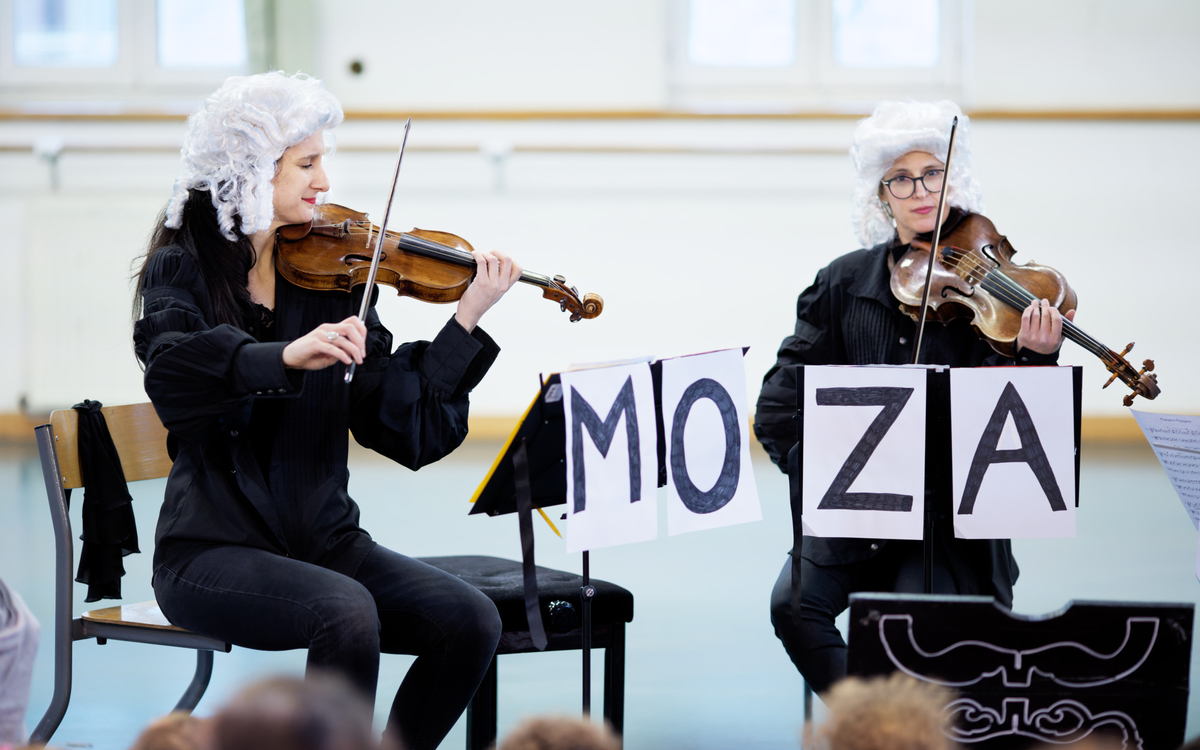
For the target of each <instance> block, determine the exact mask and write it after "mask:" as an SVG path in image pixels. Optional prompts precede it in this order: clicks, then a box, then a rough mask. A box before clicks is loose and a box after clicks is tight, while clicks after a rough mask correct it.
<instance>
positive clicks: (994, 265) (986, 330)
mask: <svg viewBox="0 0 1200 750" xmlns="http://www.w3.org/2000/svg"><path fill="white" fill-rule="evenodd" d="M910 244H911V247H912V249H910V250H909V251H908V252H907V253H905V254H904V256H903V257H902V258H900V260H899V261H897V262H896V264H895V267H894V268H893V269H892V276H891V287H892V294H894V295H895V296H896V299H898V300H900V308H901V309H902V310H903V311H904V312H906V313H908V314H909V315H910V316H912V318H913V320H918V321H919V318H920V313H921V298H922V289H923V288H924V286H925V283H926V276H927V274H926V272H925V269H926V268H932V271H931V274H930V276H931V278H930V282H929V283H930V290H929V302H928V304H927V305H926V307H927V315H928V317H930V318H932V319H934V320H938V321H941V322H942V323H947V322H949V321H951V320H954V319H956V318H961V317H968V318H970V320H971V325H972V326H974V328H975V329H976V330H977V331H978V332H979V334H980V335H981V336H982V337H983V338H984V339H985V340H986V341H987V342H988V343H989V344H991V346H992V348H993V349H995V350H996V351H997V352H999V353H1001V354H1003V355H1005V356H1009V357H1011V356H1013V355H1014V354H1015V353H1016V352H1015V351H1014V350H1015V348H1016V340H1017V334H1018V333H1020V332H1021V314H1022V313H1023V312H1024V310H1025V308H1026V307H1028V306H1029V304H1030V303H1031V302H1033V301H1034V300H1035V299H1046V300H1049V301H1050V304H1052V305H1054V306H1055V307H1057V308H1058V309H1059V310H1060V311H1062V312H1064V313H1066V312H1068V311H1070V310H1074V309H1075V306H1076V303H1077V301H1078V300H1077V297H1076V295H1075V290H1073V289H1072V288H1071V286H1070V285H1069V284H1068V283H1067V280H1066V278H1065V277H1064V276H1063V275H1062V274H1061V273H1059V272H1058V271H1056V270H1054V269H1053V268H1050V267H1048V266H1041V265H1036V264H1033V263H1028V264H1025V265H1018V264H1015V263H1013V262H1012V256H1013V254H1014V253H1015V252H1016V250H1014V249H1013V247H1012V245H1011V244H1009V242H1008V238H1007V237H1005V236H1004V235H1002V234H1000V233H999V232H998V231H997V230H996V227H995V225H994V224H992V222H991V221H990V220H989V219H987V218H986V217H984V216H980V215H978V214H968V215H967V216H966V217H965V218H963V219H962V221H960V222H959V223H958V224H957V225H956V226H954V227H953V228H952V229H951V230H950V231H949V233H948V234H945V235H943V236H942V237H941V239H940V240H939V241H938V252H937V255H936V256H935V259H934V260H936V262H934V263H933V264H932V266H931V265H930V263H929V261H930V258H929V252H930V246H931V243H929V242H926V241H923V240H918V239H914V240H913V241H912V243H910ZM1062 332H1063V336H1064V337H1065V338H1068V339H1070V340H1071V341H1074V342H1075V343H1076V344H1079V345H1080V346H1082V347H1083V348H1084V349H1087V350H1088V351H1089V352H1091V353H1092V354H1095V355H1096V356H1097V357H1099V358H1100V361H1102V362H1103V363H1104V366H1105V368H1107V369H1108V371H1109V372H1110V373H1112V377H1110V378H1109V379H1108V382H1106V383H1105V384H1104V386H1103V387H1104V388H1107V387H1108V386H1109V385H1111V384H1112V382H1113V381H1114V380H1116V379H1117V378H1120V380H1121V382H1122V383H1125V385H1127V386H1129V387H1130V388H1131V389H1132V390H1133V393H1131V394H1127V395H1126V396H1125V398H1124V399H1123V402H1124V404H1125V405H1126V406H1130V405H1131V404H1132V403H1133V399H1134V397H1136V396H1143V397H1145V398H1147V399H1153V398H1154V397H1155V396H1157V395H1158V394H1159V388H1158V375H1156V374H1154V373H1153V372H1152V371H1153V370H1154V360H1151V359H1147V360H1145V361H1144V362H1143V363H1142V368H1141V369H1140V370H1138V369H1136V368H1134V366H1133V365H1131V364H1130V363H1129V362H1128V361H1127V360H1126V359H1125V355H1126V354H1128V353H1129V351H1130V350H1131V349H1133V344H1132V343H1130V344H1129V345H1128V346H1126V347H1125V350H1124V351H1123V352H1121V353H1120V354H1117V353H1116V352H1115V351H1113V350H1112V349H1109V348H1108V347H1107V346H1105V345H1104V344H1102V343H1100V342H1099V341H1098V340H1096V339H1095V338H1093V337H1092V336H1090V335H1089V334H1087V333H1085V332H1084V331H1083V329H1081V328H1080V327H1079V326H1077V325H1075V324H1074V323H1072V322H1071V321H1069V320H1067V319H1066V318H1065V317H1064V318H1063V321H1062Z"/></svg>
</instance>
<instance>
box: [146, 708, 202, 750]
mask: <svg viewBox="0 0 1200 750" xmlns="http://www.w3.org/2000/svg"><path fill="white" fill-rule="evenodd" d="M210 725H211V722H210V721H208V720H207V719H199V718H196V717H195V716H191V715H190V714H185V713H183V712H182V711H175V712H173V713H169V714H167V715H166V716H164V717H162V718H161V719H156V720H155V721H153V722H151V723H150V725H149V726H148V727H146V728H145V729H143V730H142V733H141V734H140V735H138V738H137V740H135V741H134V743H133V746H132V747H131V748H130V749H129V750H211V748H212V736H211V733H210V732H211V726H210Z"/></svg>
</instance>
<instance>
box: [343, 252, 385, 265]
mask: <svg viewBox="0 0 1200 750" xmlns="http://www.w3.org/2000/svg"><path fill="white" fill-rule="evenodd" d="M385 260H387V253H380V254H379V262H380V263H382V262H383V261H385ZM342 262H343V263H345V264H346V265H348V266H353V265H354V264H356V263H368V264H369V263H370V262H371V256H370V255H359V254H358V253H350V254H349V255H343V256H342Z"/></svg>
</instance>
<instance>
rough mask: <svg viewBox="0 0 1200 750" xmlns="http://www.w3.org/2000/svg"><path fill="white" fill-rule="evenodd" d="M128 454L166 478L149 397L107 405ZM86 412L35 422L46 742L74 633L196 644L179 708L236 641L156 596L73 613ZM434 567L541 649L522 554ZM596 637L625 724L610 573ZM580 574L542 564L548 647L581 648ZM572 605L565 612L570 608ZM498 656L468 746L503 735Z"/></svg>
mask: <svg viewBox="0 0 1200 750" xmlns="http://www.w3.org/2000/svg"><path fill="white" fill-rule="evenodd" d="M101 411H102V412H103V414H104V418H105V421H106V422H107V423H108V430H109V433H110V434H111V435H112V439H113V443H114V444H115V445H116V447H117V453H118V454H119V455H120V457H121V468H122V470H123V471H124V472H125V479H126V480H127V481H129V482H135V481H140V480H143V479H157V478H160V477H165V476H167V474H169V473H170V471H171V459H170V457H169V456H168V455H167V431H166V428H164V427H163V426H162V423H161V422H160V421H159V419H158V414H156V413H155V411H154V407H153V405H151V404H132V405H128V406H109V407H104V408H103V409H102V410H101ZM78 425H79V415H78V413H77V412H76V411H75V410H73V409H65V410H62V411H56V412H54V413H53V414H51V415H50V422H49V423H48V424H44V425H40V426H38V427H37V428H35V429H34V433H35V435H36V437H37V444H38V454H39V456H40V458H41V462H42V474H43V476H44V477H45V480H46V495H47V497H48V498H49V502H50V516H51V519H52V521H53V524H54V547H55V577H54V581H55V604H54V610H55V611H54V696H53V698H52V699H51V701H50V707H49V708H48V709H47V710H46V713H45V715H44V716H43V717H42V720H41V721H40V722H39V723H38V725H37V728H36V729H35V730H34V731H33V734H32V736H31V737H30V742H33V743H45V742H47V741H49V739H50V737H51V736H52V735H53V734H54V732H55V730H56V729H57V728H58V725H59V724H60V723H61V722H62V718H63V716H64V715H65V714H66V712H67V705H68V703H69V702H70V699H71V660H72V649H73V647H74V643H75V641H79V640H84V639H88V638H95V639H96V642H97V643H100V644H104V643H106V642H107V641H108V640H110V639H111V640H116V641H134V642H138V643H153V644H158V645H162V646H176V647H179V648H190V649H195V650H196V672H195V674H194V675H193V677H192V681H191V683H190V684H189V685H188V687H187V690H186V691H185V692H184V694H183V697H182V698H180V699H179V702H178V703H177V704H176V706H175V710H176V711H186V712H189V713H190V712H191V711H192V709H194V708H195V707H196V704H198V703H199V702H200V698H201V697H203V695H204V691H205V690H206V689H207V687H208V682H209V678H210V677H211V676H212V666H213V651H226V652H228V651H230V650H231V648H232V647H231V645H230V644H228V643H224V642H222V641H217V640H213V639H211V638H207V637H205V636H202V635H198V634H196V633H192V632H190V631H187V630H184V629H183V628H179V627H176V626H174V625H172V624H171V623H170V622H168V621H167V619H166V618H165V617H164V616H163V614H162V612H161V611H160V610H159V608H158V604H157V603H156V602H152V601H151V602H142V603H140V604H128V605H122V606H117V607H106V608H104V609H98V610H93V611H91V612H84V613H83V614H82V615H81V616H79V617H75V616H74V608H73V605H72V601H73V600H72V584H73V580H72V565H73V563H74V551H73V546H72V532H71V519H70V517H69V515H68V513H67V493H66V491H67V490H68V489H74V488H78V487H82V486H83V481H82V478H81V476H80V471H79V442H78V439H79V434H78ZM423 560H424V562H427V563H428V564H430V565H433V566H434V567H437V568H440V569H442V570H445V571H447V572H449V573H452V574H454V575H457V576H458V577H459V578H461V579H463V580H464V581H466V582H468V583H470V584H471V585H473V586H475V587H476V588H478V589H479V590H480V591H482V592H483V593H484V594H486V595H487V596H488V597H489V598H490V599H491V600H492V601H493V602H495V604H496V606H497V609H498V610H499V611H500V616H501V621H502V622H503V627H504V630H503V633H502V635H501V639H500V646H499V649H498V650H497V654H513V653H524V652H530V651H534V650H536V649H534V647H533V645H532V638H531V636H530V635H529V625H528V623H527V621H526V618H525V610H524V599H523V592H524V588H523V583H522V580H523V579H522V574H521V563H520V562H517V561H513V560H504V559H501V558H495V557H481V556H470V555H463V556H452V557H434V558H423ZM591 584H592V586H594V587H595V589H596V595H595V596H594V597H593V599H592V613H593V614H592V620H593V635H592V645H593V646H594V647H596V648H603V649H604V650H605V654H604V717H605V718H606V719H607V720H608V721H609V722H610V723H611V724H612V725H613V727H614V728H615V729H616V730H617V732H621V731H622V729H623V724H624V699H625V691H624V685H625V624H626V623H628V622H630V621H632V620H633V595H632V594H631V593H630V592H629V591H627V590H625V589H623V588H621V587H620V586H616V585H614V584H611V583H607V582H605V581H597V580H592V581H591ZM582 585H583V579H582V577H580V576H577V575H574V574H572V573H566V572H563V571H559V570H552V569H549V568H538V594H539V597H538V598H539V601H540V604H541V609H542V614H543V619H544V620H545V621H546V631H547V635H548V636H549V646H548V648H547V650H550V651H558V650H566V649H572V650H577V649H581V648H582V632H581V630H580V627H579V623H578V621H577V619H572V617H571V616H570V614H571V612H572V608H574V612H578V608H579V606H580V602H581V595H580V590H581V588H582ZM564 613H565V614H564ZM496 698H497V674H496V660H495V658H493V660H492V666H491V668H490V669H489V670H488V673H487V676H485V677H484V680H483V684H482V685H480V688H479V690H478V691H477V692H476V694H475V697H474V698H473V699H472V701H471V705H470V706H469V708H468V709H467V743H466V744H467V750H483V748H487V747H490V746H491V745H492V743H493V742H494V740H495V738H496V728H497V717H496V703H497V700H496Z"/></svg>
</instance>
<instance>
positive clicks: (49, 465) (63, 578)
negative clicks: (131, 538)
mask: <svg viewBox="0 0 1200 750" xmlns="http://www.w3.org/2000/svg"><path fill="white" fill-rule="evenodd" d="M34 434H35V436H36V438H37V444H38V456H39V457H40V458H41V463H42V477H43V479H44V480H45V482H46V496H47V498H48V499H49V501H50V518H51V521H52V522H53V525H54V581H55V583H54V695H53V697H52V698H51V699H50V705H49V706H48V707H47V708H46V713H45V714H44V715H43V716H42V720H41V721H39V722H38V725H37V727H36V728H35V729H34V730H33V734H32V736H30V738H29V741H30V742H32V743H35V744H44V743H46V742H49V741H50V738H51V737H52V736H53V735H54V732H55V730H57V729H58V725H59V724H60V723H62V720H63V717H64V716H66V715H67V705H68V704H69V703H70V702H71V658H72V652H73V650H74V645H75V635H76V634H75V632H74V629H75V622H74V602H73V601H72V598H71V594H72V591H71V578H72V576H71V564H72V562H73V561H74V554H73V552H72V548H71V519H70V517H69V516H68V514H67V495H66V492H67V490H65V489H64V488H63V482H62V472H61V471H60V470H59V464H58V453H57V452H55V449H54V432H53V430H52V429H51V428H50V425H48V424H46V425H41V426H40V427H38V428H36V429H35V430H34Z"/></svg>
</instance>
